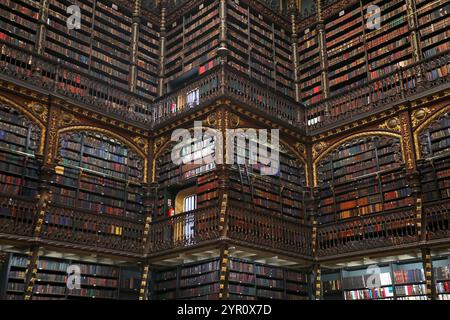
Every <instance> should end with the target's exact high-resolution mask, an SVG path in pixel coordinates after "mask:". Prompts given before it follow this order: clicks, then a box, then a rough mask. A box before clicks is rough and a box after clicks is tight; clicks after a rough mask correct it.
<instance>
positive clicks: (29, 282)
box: [24, 246, 39, 300]
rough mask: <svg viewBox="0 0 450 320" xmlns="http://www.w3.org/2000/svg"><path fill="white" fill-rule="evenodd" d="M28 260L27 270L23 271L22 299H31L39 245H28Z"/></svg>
mask: <svg viewBox="0 0 450 320" xmlns="http://www.w3.org/2000/svg"><path fill="white" fill-rule="evenodd" d="M28 255H29V261H28V266H27V270H26V273H25V295H24V300H31V296H32V294H33V288H34V283H35V281H36V274H37V268H38V266H37V263H38V258H39V246H32V247H30V251H29V253H28Z"/></svg>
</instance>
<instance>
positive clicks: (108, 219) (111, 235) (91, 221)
mask: <svg viewBox="0 0 450 320" xmlns="http://www.w3.org/2000/svg"><path fill="white" fill-rule="evenodd" d="M143 232H144V223H143V222H142V221H140V222H139V221H133V220H131V219H127V218H121V217H114V216H111V215H107V214H99V213H94V212H92V213H91V212H85V211H82V210H78V209H77V210H73V209H70V208H64V207H60V206H56V205H51V206H50V207H49V209H48V211H47V212H46V215H45V219H44V224H43V226H42V233H41V238H42V239H48V240H54V241H60V242H69V243H73V244H79V245H85V246H90V247H98V248H105V249H112V250H118V251H125V252H134V253H142V251H143V247H142V237H143Z"/></svg>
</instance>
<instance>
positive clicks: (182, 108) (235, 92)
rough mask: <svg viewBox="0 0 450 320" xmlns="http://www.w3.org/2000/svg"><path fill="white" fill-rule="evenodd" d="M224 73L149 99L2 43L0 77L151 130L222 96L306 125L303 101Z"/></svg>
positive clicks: (218, 72)
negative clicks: (193, 96)
mask: <svg viewBox="0 0 450 320" xmlns="http://www.w3.org/2000/svg"><path fill="white" fill-rule="evenodd" d="M220 71H221V70H220V68H219V67H216V69H215V70H213V71H211V72H210V73H209V74H207V75H205V76H204V77H202V78H200V79H199V80H197V81H194V82H192V83H189V84H187V85H186V86H184V87H182V88H180V89H178V90H176V91H175V92H173V93H169V94H168V95H165V96H164V97H162V98H161V99H157V100H155V101H151V100H148V99H144V98H142V97H141V96H138V95H136V94H133V93H130V92H129V91H127V88H126V87H118V86H115V85H112V84H111V83H108V82H107V81H105V80H103V79H97V78H95V77H94V76H91V75H89V74H87V73H85V72H84V71H82V70H77V69H73V68H71V67H69V66H65V65H64V64H62V63H60V62H59V61H54V60H51V59H49V58H46V57H43V56H38V55H36V54H34V53H32V52H29V51H26V50H25V49H22V48H19V47H15V46H14V45H12V44H7V43H5V42H2V41H0V75H4V76H6V77H8V78H12V79H14V80H20V81H24V82H26V83H28V84H29V85H32V86H35V87H37V89H43V90H45V91H46V93H48V92H50V93H53V94H57V95H60V96H63V97H64V98H66V99H68V100H69V101H71V102H72V103H74V104H76V105H78V104H81V105H84V106H85V107H87V108H90V109H92V110H94V111H97V112H98V111H100V112H103V113H105V114H111V115H113V116H116V117H118V118H121V119H124V120H126V121H129V122H132V123H134V124H135V125H137V126H140V127H142V126H145V128H152V127H153V126H155V125H157V124H160V123H162V122H165V121H166V120H168V121H170V118H172V117H174V116H177V115H180V114H183V113H185V112H186V111H188V110H190V109H192V108H193V107H197V106H204V105H208V104H210V103H212V102H213V101H214V100H216V99H218V98H219V97H224V98H227V97H233V98H234V99H236V100H237V101H239V102H242V103H245V104H248V105H249V106H251V107H255V108H257V109H259V110H261V111H262V112H264V113H267V114H269V115H271V116H274V117H276V118H279V119H282V120H285V121H287V122H288V123H291V124H295V125H296V126H300V127H303V128H304V119H305V115H304V110H303V107H302V106H301V105H300V104H298V103H296V102H295V101H294V100H292V99H289V98H288V97H285V96H283V95H282V94H281V93H279V92H277V91H275V90H273V89H270V88H266V87H265V86H263V85H262V84H257V83H256V82H255V81H252V80H250V78H247V77H245V76H239V75H237V74H234V73H235V72H236V71H233V69H231V68H226V70H225V79H226V80H221V72H220ZM224 81H225V83H226V85H225V83H223V82H224ZM221 85H224V87H223V90H220V86H221ZM193 90H198V91H199V99H198V100H197V101H194V102H192V101H188V99H187V95H188V93H189V92H192V91H193Z"/></svg>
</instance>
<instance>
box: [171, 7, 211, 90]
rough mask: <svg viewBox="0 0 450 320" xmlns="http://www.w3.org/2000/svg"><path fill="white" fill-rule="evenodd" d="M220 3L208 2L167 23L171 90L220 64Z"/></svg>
mask: <svg viewBox="0 0 450 320" xmlns="http://www.w3.org/2000/svg"><path fill="white" fill-rule="evenodd" d="M219 23H220V17H219V5H218V3H217V2H216V1H213V0H208V1H204V2H203V3H201V4H200V5H199V6H197V7H193V8H192V9H191V10H189V11H188V12H185V13H184V14H183V15H177V16H176V17H175V18H174V19H172V20H168V22H167V39H168V40H167V43H166V56H165V70H166V74H165V77H166V84H167V86H168V91H169V92H171V91H173V90H175V89H176V88H178V87H180V86H182V85H183V84H185V83H187V82H189V81H192V80H193V79H195V78H196V77H197V76H198V75H200V74H202V73H204V72H205V70H206V69H210V68H212V67H213V66H215V65H217V64H218V60H217V52H216V49H217V48H218V46H219V27H218V25H219Z"/></svg>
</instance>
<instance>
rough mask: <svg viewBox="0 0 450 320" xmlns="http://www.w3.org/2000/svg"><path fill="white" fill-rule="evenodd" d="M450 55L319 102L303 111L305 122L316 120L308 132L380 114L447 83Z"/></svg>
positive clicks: (394, 73) (441, 56) (449, 73)
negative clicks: (305, 115)
mask: <svg viewBox="0 0 450 320" xmlns="http://www.w3.org/2000/svg"><path fill="white" fill-rule="evenodd" d="M449 71H450V51H446V52H442V53H440V54H438V55H436V56H433V57H430V58H428V59H424V60H422V61H420V62H418V63H415V64H412V65H410V66H408V67H406V68H404V69H398V70H396V71H394V72H391V73H388V74H386V75H384V76H382V77H381V78H378V79H376V80H373V81H370V82H368V83H366V84H363V85H361V86H359V87H357V88H355V89H352V90H351V92H347V93H342V94H339V95H336V96H333V97H331V98H328V99H325V100H322V101H320V102H318V103H316V104H313V105H311V106H309V107H308V108H307V110H308V112H307V117H308V119H318V118H319V117H320V120H319V121H318V122H317V123H314V124H311V125H309V126H308V132H311V131H314V130H317V129H320V128H322V127H327V128H328V127H330V126H333V125H335V126H336V125H340V124H342V122H347V121H351V120H354V119H355V118H356V117H357V116H361V115H363V114H367V113H371V112H376V111H381V109H386V108H389V107H392V106H393V105H395V104H398V103H400V102H401V101H405V100H406V99H410V98H411V97H414V96H415V95H418V94H421V93H423V92H425V91H428V90H432V89H434V88H439V87H440V86H441V85H443V84H445V85H446V86H448V82H449V80H450V72H449Z"/></svg>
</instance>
